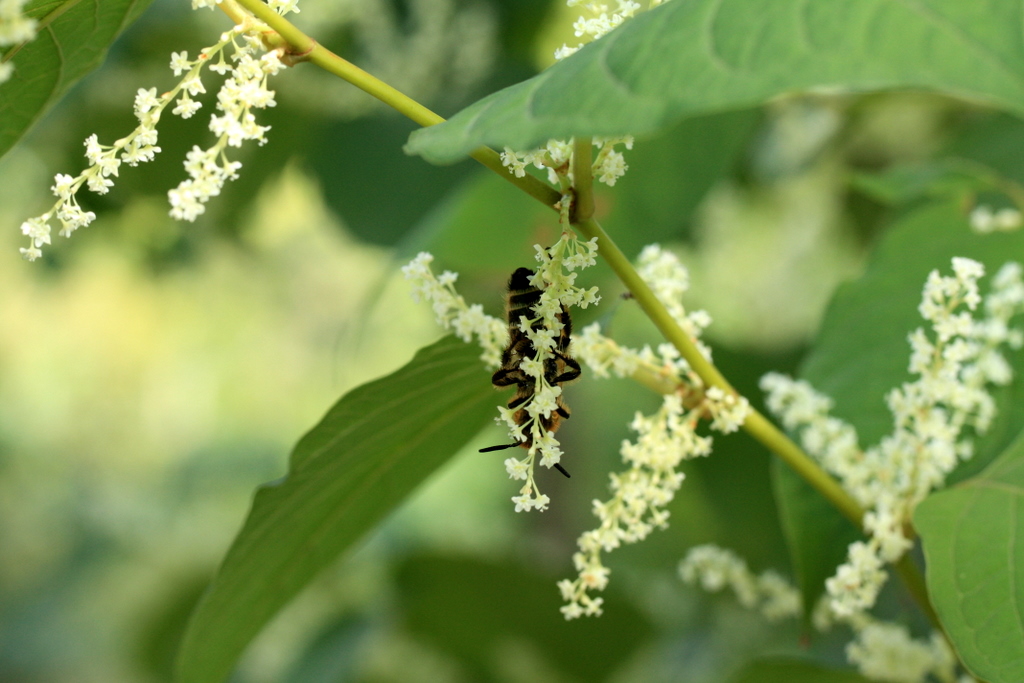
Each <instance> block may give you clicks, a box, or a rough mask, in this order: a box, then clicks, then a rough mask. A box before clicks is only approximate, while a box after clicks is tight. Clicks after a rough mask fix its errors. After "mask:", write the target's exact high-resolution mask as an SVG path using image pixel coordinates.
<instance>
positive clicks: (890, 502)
mask: <svg viewBox="0 0 1024 683" xmlns="http://www.w3.org/2000/svg"><path fill="white" fill-rule="evenodd" d="M982 275H984V268H983V266H982V265H981V264H980V263H978V262H976V261H972V260H970V259H965V258H954V259H953V275H952V276H945V277H944V276H941V275H940V274H939V273H938V271H932V273H931V274H930V275H929V276H928V280H927V282H926V284H925V287H924V293H923V296H922V301H921V305H920V306H919V308H918V310H919V311H920V313H921V315H922V316H923V317H924V318H925V320H927V321H928V322H929V323H930V325H931V333H930V334H929V333H927V332H925V330H923V329H920V328H919V329H917V330H915V331H914V332H913V333H911V334H910V336H909V341H910V345H911V349H912V352H911V357H910V367H909V370H910V372H911V373H912V374H914V375H917V376H918V379H917V380H915V381H913V382H908V383H905V384H903V385H902V386H901V387H899V388H896V389H894V390H892V391H891V392H890V393H889V394H888V396H887V397H886V401H887V404H888V406H889V409H890V411H891V412H892V414H893V421H894V429H893V432H892V434H890V435H888V436H886V437H885V438H883V439H882V441H881V442H880V443H879V444H878V445H877V446H874V447H872V448H868V449H866V450H862V449H861V448H860V447H859V445H858V440H857V434H856V431H855V430H854V428H853V427H852V426H850V425H848V424H846V423H845V422H843V421H841V420H839V419H837V418H835V417H831V416H829V414H828V413H829V410H830V409H831V407H832V404H831V401H830V400H829V399H828V398H827V397H824V396H822V395H820V394H818V393H817V392H815V391H814V389H813V388H811V386H810V385H809V384H807V383H806V382H803V381H793V380H791V379H789V378H788V377H784V376H782V375H777V374H770V375H767V376H765V377H764V378H763V379H762V381H761V388H762V389H764V390H765V391H766V392H767V393H768V397H767V405H768V408H769V409H770V410H771V411H772V412H773V413H775V414H776V415H778V416H779V417H780V418H781V420H782V423H783V425H785V426H786V428H787V429H790V430H793V431H797V432H799V433H800V438H801V441H802V443H803V446H804V448H805V449H806V450H807V451H808V452H809V453H810V454H811V455H813V456H815V457H816V458H818V459H819V461H820V462H821V463H822V466H823V467H824V468H825V469H826V470H827V471H829V472H830V473H831V474H833V475H835V476H836V477H837V478H838V479H839V481H840V482H841V483H842V484H843V486H844V488H845V489H846V490H847V491H848V492H849V493H850V494H851V495H853V496H854V498H856V499H857V501H858V502H859V503H860V504H861V505H862V506H863V507H864V508H865V509H866V510H867V512H866V514H865V516H864V521H863V523H864V530H865V532H867V534H868V536H869V539H868V541H867V542H860V541H858V542H856V543H853V544H851V546H850V549H849V556H848V560H847V562H846V563H845V564H843V565H841V566H840V567H839V568H838V569H837V572H836V575H835V576H834V577H832V578H831V579H829V580H828V582H827V583H826V588H827V590H828V593H829V595H830V596H831V609H832V610H833V611H834V612H835V614H836V615H837V616H840V617H849V616H852V615H855V614H857V613H860V612H863V611H865V610H867V609H869V608H870V607H871V606H872V605H873V604H874V602H875V599H876V598H877V595H878V591H879V590H880V589H881V587H882V585H883V584H884V582H885V580H886V578H887V574H886V572H885V571H884V570H883V567H884V565H885V564H886V563H891V562H895V561H896V560H898V559H899V558H900V556H902V555H903V553H904V552H906V550H907V549H909V548H910V546H911V542H910V541H909V540H908V539H907V538H906V537H905V536H904V534H903V527H904V525H905V524H907V523H909V522H910V519H911V515H912V514H913V511H914V508H915V507H916V506H917V504H918V503H919V502H920V501H922V500H923V499H924V498H925V496H927V495H928V493H929V492H930V491H932V490H933V489H935V488H936V487H939V486H941V485H942V483H943V482H944V481H945V478H946V476H947V475H948V474H949V472H951V471H952V470H953V468H954V467H955V466H956V465H957V463H958V462H959V461H960V460H965V459H967V458H970V457H971V454H972V446H973V434H981V433H983V432H984V431H985V430H986V429H987V427H988V426H989V424H990V423H991V421H992V418H993V417H994V415H995V402H994V401H993V399H992V397H991V396H990V395H989V393H988V391H987V386H988V385H990V384H996V385H999V384H1006V383H1008V382H1009V381H1010V379H1011V377H1012V371H1011V368H1010V365H1009V364H1008V363H1007V361H1006V359H1005V358H1004V357H1003V356H1002V354H1001V353H1000V350H999V349H1000V347H1001V346H1003V345H1007V346H1009V347H1011V348H1020V346H1021V345H1022V343H1024V335H1022V333H1021V332H1020V331H1019V330H1015V329H1012V328H1011V327H1010V325H1009V323H1010V319H1011V318H1012V317H1013V316H1015V315H1016V314H1018V313H1020V312H1021V311H1022V310H1024V282H1022V279H1021V267H1020V266H1019V265H1018V264H1015V263H1008V264H1006V265H1005V266H1003V268H1002V269H1001V270H1000V271H999V273H998V274H997V275H996V276H995V278H993V281H992V291H991V292H990V293H989V295H988V296H987V297H985V299H984V304H985V306H984V308H985V317H984V318H983V319H981V320H976V319H975V318H974V317H973V316H972V314H971V311H973V310H975V309H977V308H978V306H979V305H980V304H981V302H982V297H981V295H980V293H979V290H978V279H979V278H980V277H982ZM965 427H972V428H973V434H972V432H970V431H967V430H965Z"/></svg>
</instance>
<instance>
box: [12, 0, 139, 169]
mask: <svg viewBox="0 0 1024 683" xmlns="http://www.w3.org/2000/svg"><path fill="white" fill-rule="evenodd" d="M150 2H151V0H91V1H89V2H79V0H64V1H63V2H54V1H53V0H32V1H31V2H29V3H28V4H27V5H26V6H25V9H24V12H25V14H26V15H27V16H30V17H32V18H34V19H36V20H38V21H39V25H40V26H39V33H38V35H37V36H36V39H35V40H33V41H31V42H29V43H24V44H19V45H12V46H11V47H10V48H8V49H7V50H6V51H5V52H4V53H3V58H2V59H0V61H11V62H12V63H13V64H14V75H13V76H12V77H11V80H9V81H7V82H6V83H3V84H0V156H3V155H4V154H6V153H7V151H8V150H9V149H10V148H11V147H13V146H14V143H16V142H17V141H18V140H19V139H20V138H21V136H22V135H24V134H25V132H26V131H27V130H28V129H29V128H30V127H31V126H32V124H33V123H35V122H36V121H37V120H38V119H39V118H40V117H41V116H42V115H43V114H44V113H45V112H46V110H47V109H48V108H49V107H50V106H52V105H53V104H54V103H56V102H57V100H59V99H60V98H61V96H62V95H63V94H64V93H65V92H67V90H68V88H70V87H71V86H72V85H74V84H75V83H76V82H77V81H78V80H79V79H81V78H82V77H83V76H85V75H86V74H87V73H89V72H90V71H92V70H93V69H95V68H96V67H98V66H99V65H100V63H101V62H102V61H103V58H104V57H105V56H106V54H107V49H108V48H109V47H110V44H111V43H113V42H114V39H115V38H116V37H117V35H118V34H119V33H120V32H121V31H122V30H123V29H124V28H125V27H126V26H128V25H129V24H130V23H131V22H133V21H135V19H136V18H137V17H138V16H139V15H140V14H141V13H142V11H143V10H144V9H146V7H147V6H148V5H149V3H150Z"/></svg>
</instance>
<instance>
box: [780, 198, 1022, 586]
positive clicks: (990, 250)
mask: <svg viewBox="0 0 1024 683" xmlns="http://www.w3.org/2000/svg"><path fill="white" fill-rule="evenodd" d="M953 256H967V257H970V258H973V259H976V260H978V261H981V262H982V263H984V264H985V266H986V269H987V272H988V273H989V274H994V273H995V271H996V270H998V269H999V267H1000V266H1002V264H1003V263H1004V262H1006V261H1007V260H1014V259H1022V258H1024V234H1021V233H1016V234H1011V235H1007V234H1000V235H990V236H979V235H976V234H974V233H972V232H971V231H970V229H969V228H968V227H967V221H966V219H965V217H964V216H963V214H962V212H961V210H960V209H959V207H958V204H957V203H956V202H955V201H947V202H943V203H936V204H931V205H927V206H924V207H921V208H919V209H917V210H915V211H913V212H912V213H910V214H907V215H906V216H905V217H903V218H902V219H900V220H899V221H897V222H896V223H895V224H894V225H893V226H892V227H891V229H890V230H889V232H888V233H887V234H886V235H885V237H884V238H883V239H882V241H881V242H880V243H879V245H878V246H877V248H876V249H875V253H874V255H873V256H872V259H871V262H870V264H869V265H868V268H867V270H866V272H865V273H864V275H863V276H862V277H860V278H859V279H858V280H856V281H855V282H852V283H849V284H847V285H844V286H843V287H841V288H840V289H839V291H838V292H837V293H836V295H835V297H834V299H833V300H832V302H831V304H830V306H829V309H828V312H827V313H826V315H825V319H824V320H823V322H822V326H821V331H820V333H819V335H818V338H817V340H816V342H815V344H814V346H813V348H812V351H811V353H810V354H809V355H808V357H807V359H806V361H805V364H804V366H803V368H802V371H801V373H800V376H801V377H802V378H803V379H806V380H808V381H809V382H811V384H813V385H814V386H815V387H816V388H817V389H818V390H819V391H821V392H823V393H825V394H827V395H828V396H830V397H832V399H833V400H834V401H835V410H834V413H835V414H836V415H837V416H838V417H841V418H843V419H845V420H847V421H848V422H850V423H851V424H853V425H854V427H856V428H857V432H858V434H859V436H860V444H861V446H862V447H868V446H871V445H874V444H876V443H878V441H879V440H880V439H881V437H882V436H884V435H885V434H887V433H889V432H890V431H891V430H892V415H891V414H890V412H889V410H888V408H887V407H886V405H885V400H884V396H885V394H886V393H887V392H888V391H889V390H890V389H892V388H893V387H896V386H898V385H899V384H900V383H902V382H904V381H908V380H910V379H911V376H910V374H909V373H908V371H907V365H908V362H909V357H910V346H909V344H908V342H907V335H908V334H909V333H910V332H911V331H912V330H913V329H915V328H917V327H920V326H922V325H923V324H924V321H923V320H922V319H921V316H920V314H919V313H918V312H917V305H918V303H919V301H920V298H921V290H922V287H923V286H924V281H925V278H926V277H927V275H928V273H929V271H931V270H933V269H936V268H938V269H940V270H942V271H944V272H949V269H950V259H951V258H952V257H953ZM1009 359H1010V361H1011V363H1012V364H1013V366H1014V369H1015V371H1016V376H1017V379H1015V381H1014V383H1013V384H1012V385H1011V386H1009V387H1005V388H999V389H998V390H997V391H995V392H993V394H994V396H995V397H996V399H997V402H998V405H999V416H998V418H997V420H996V422H995V423H994V424H993V425H992V427H991V429H990V430H989V432H988V433H987V434H986V435H985V436H984V437H983V438H982V439H980V440H979V441H978V443H977V448H976V455H975V458H974V460H973V461H971V462H969V463H967V464H966V465H965V466H964V467H966V468H973V470H974V471H976V470H977V468H978V467H980V466H983V465H984V464H985V463H987V462H990V461H991V459H992V458H993V457H995V455H996V454H998V453H999V452H1001V451H1002V450H1003V449H1004V448H1005V447H1006V445H1007V444H1008V443H1009V442H1010V441H1011V440H1012V439H1013V438H1014V437H1015V436H1016V434H1017V432H1019V431H1020V430H1021V428H1022V426H1024V410H1022V408H1024V406H1022V402H1021V401H1019V400H1014V397H1015V395H1016V394H1017V393H1019V392H1020V391H1021V390H1022V387H1024V381H1022V378H1024V354H1020V353H1011V355H1010V356H1009ZM775 473H776V475H777V477H778V481H777V482H776V491H777V493H778V494H779V501H778V502H779V507H780V509H781V511H782V515H783V527H784V528H785V529H786V531H787V540H788V541H789V544H790V550H791V553H792V555H793V565H794V568H795V570H796V572H797V577H798V580H799V583H800V586H801V589H802V591H803V594H804V597H805V600H806V601H807V604H813V601H814V599H815V598H816V597H817V596H818V595H820V593H821V591H822V587H823V583H824V580H825V579H826V578H827V577H828V576H830V575H831V574H832V573H833V572H834V570H835V566H836V558H840V559H841V558H842V557H843V556H844V554H845V550H844V549H845V546H846V545H847V544H848V543H849V542H850V540H851V539H852V538H853V537H854V534H855V532H856V530H855V529H854V528H853V527H852V525H850V524H849V523H848V522H845V521H843V520H842V518H840V517H839V514H838V513H837V512H835V511H834V510H833V509H832V508H831V507H830V506H828V505H827V504H826V503H825V501H824V499H822V498H821V496H819V494H818V493H817V492H815V491H814V490H813V489H811V488H810V487H809V486H808V485H807V484H805V483H804V482H803V481H802V480H800V479H798V478H797V477H796V475H794V474H793V473H792V472H791V471H790V470H789V469H788V468H786V467H784V466H778V467H776V470H775Z"/></svg>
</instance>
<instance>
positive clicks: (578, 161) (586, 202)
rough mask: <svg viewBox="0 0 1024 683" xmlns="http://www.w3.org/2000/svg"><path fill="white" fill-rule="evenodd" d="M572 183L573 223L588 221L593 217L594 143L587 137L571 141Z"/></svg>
mask: <svg viewBox="0 0 1024 683" xmlns="http://www.w3.org/2000/svg"><path fill="white" fill-rule="evenodd" d="M572 145H573V150H572V183H573V189H575V190H576V203H575V205H574V206H573V217H572V222H573V223H579V222H580V221H585V220H588V219H590V218H591V217H592V216H593V215H594V169H593V153H594V141H593V139H592V138H590V137H589V136H588V137H582V138H581V137H576V138H573V140H572Z"/></svg>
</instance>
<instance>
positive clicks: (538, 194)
mask: <svg viewBox="0 0 1024 683" xmlns="http://www.w3.org/2000/svg"><path fill="white" fill-rule="evenodd" d="M225 1H226V2H232V3H234V2H237V3H238V4H239V5H241V6H243V7H244V8H245V9H246V10H248V11H249V12H251V13H252V14H253V15H255V16H256V17H257V18H258V19H260V20H261V21H262V22H263V23H265V24H267V25H268V26H269V27H270V28H272V29H273V30H274V31H276V32H277V33H278V35H279V36H280V37H281V38H282V39H283V40H284V41H285V42H286V43H287V45H288V47H289V52H291V53H297V54H302V55H304V56H306V57H307V59H308V61H310V62H312V63H313V64H316V65H317V66H319V67H320V68H322V69H324V70H325V71H328V72H330V73H332V74H334V75H336V76H338V77H340V78H342V79H344V80H345V81H348V82H349V83H351V84H352V85H354V86H356V87H357V88H359V89H360V90H363V91H364V92H366V93H368V94H370V95H372V96H373V97H375V98H377V99H378V100H380V101H381V102H383V103H384V104H386V105H388V106H390V107H392V108H393V109H395V110H396V111H398V112H399V113H401V114H403V115H405V116H406V117H408V118H410V119H412V120H413V121H414V122H416V123H418V124H420V125H421V126H433V125H435V124H438V123H441V122H443V121H444V119H443V118H442V117H441V116H439V115H438V114H435V113H434V112H433V111H431V110H430V109H428V108H426V107H424V106H423V105H422V104H420V103H419V102H417V101H415V100H413V99H412V98H410V97H408V96H407V95H405V94H403V93H401V92H399V91H398V90H396V89H395V88H393V87H391V86H390V85H388V84H387V83H384V82H383V81H381V80H380V79H378V78H375V77H374V76H371V75H370V74H368V73H367V72H365V71H363V70H362V69H360V68H359V67H357V66H355V65H354V64H352V63H351V62H349V61H348V60H345V59H343V58H341V57H339V56H338V55H336V54H334V53H333V52H331V51H330V50H328V49H327V48H325V47H324V46H323V45H320V44H319V43H317V42H316V41H315V40H313V39H312V38H310V37H309V36H307V35H306V34H305V33H303V32H302V31H300V30H299V29H298V28H297V27H295V25H294V24H292V23H291V22H289V21H288V20H287V19H285V18H284V17H282V16H280V15H279V14H277V13H276V12H274V11H273V10H272V9H270V8H269V7H268V6H267V5H265V4H264V3H263V2H262V0H225ZM575 144H576V148H575V150H574V151H575V154H576V155H577V158H578V159H579V160H580V162H579V163H578V164H577V166H576V167H574V169H573V176H574V178H576V180H577V188H576V192H577V207H578V208H577V214H576V216H575V218H576V221H577V222H576V223H575V227H576V228H577V229H578V230H579V231H580V234H581V235H583V236H584V237H586V238H588V239H589V238H592V237H597V238H598V240H597V241H598V249H599V250H598V254H600V256H601V257H602V258H604V259H605V261H607V262H608V264H609V265H610V266H611V267H612V270H614V271H615V274H616V275H617V276H618V277H619V279H620V280H622V283H623V284H624V285H625V286H626V288H627V289H629V291H630V292H631V293H632V295H633V297H634V298H635V299H636V301H637V303H638V304H639V305H640V307H641V309H643V311H644V312H645V313H646V314H647V315H648V316H649V317H650V319H651V321H652V322H654V324H655V325H656V326H657V328H658V330H659V331H660V332H661V333H662V334H663V335H664V336H665V338H666V339H667V340H668V341H669V342H671V343H672V344H673V345H674V346H675V347H676V348H677V349H678V350H679V353H680V354H681V355H682V357H683V358H684V359H686V361H687V363H689V364H690V367H691V368H692V369H693V370H694V372H696V373H697V375H698V376H700V378H701V379H702V380H703V381H704V383H705V385H707V386H716V387H719V388H721V389H722V390H723V391H727V392H729V393H732V394H736V393H737V392H736V390H735V389H734V388H733V387H732V385H730V384H729V382H728V381H727V380H726V379H725V377H724V376H723V375H722V373H721V372H719V370H718V368H716V367H715V366H714V365H713V364H712V363H711V362H710V361H708V360H707V359H706V358H704V356H703V355H702V354H701V353H700V351H699V350H698V349H697V346H696V345H695V344H694V343H693V340H691V339H690V338H689V336H688V335H687V334H686V332H684V331H683V329H682V328H681V327H679V325H678V323H676V321H675V320H674V319H673V318H672V316H670V315H669V313H668V311H667V310H666V309H665V307H664V306H663V305H662V304H661V302H660V301H658V299H657V297H656V296H655V295H654V292H653V291H652V290H651V288H650V287H648V286H647V283H645V282H644V281H643V279H641V277H640V275H639V274H638V273H637V272H636V269H635V268H633V264H632V263H630V261H629V259H628V258H627V257H626V255H625V254H624V253H623V252H622V251H621V250H620V249H619V248H618V246H617V245H616V244H615V242H614V241H612V239H611V237H609V236H608V234H607V233H606V232H605V231H604V229H603V228H602V227H601V225H600V224H599V223H598V222H597V221H596V220H594V218H593V217H592V213H593V194H592V190H591V187H592V178H591V174H590V163H589V159H590V153H591V149H590V145H591V140H590V138H580V139H579V140H577V141H576V143H575ZM583 147H586V150H585V151H581V148H583ZM470 156H471V157H472V158H473V159H475V160H477V161H478V162H480V163H481V164H483V165H484V166H486V167H487V168H489V169H491V170H492V171H494V172H496V173H497V174H498V175H499V176H501V177H503V178H504V179H505V180H507V181H509V182H510V183H512V184H513V185H515V186H516V187H518V188H519V189H521V190H522V191H524V192H526V194H528V195H530V196H531V197H533V198H535V199H537V200H538V201H540V202H541V203H543V204H544V205H546V206H548V207H550V208H552V209H554V208H555V204H557V203H558V202H559V201H560V200H561V193H560V192H559V191H558V190H556V189H554V188H553V187H551V186H549V185H547V184H546V183H544V182H542V181H540V180H538V179H537V178H535V177H533V176H532V175H529V174H526V175H525V176H523V177H521V178H517V177H516V176H514V175H513V174H511V173H509V172H508V169H506V168H505V167H504V166H503V165H502V163H501V159H500V157H499V156H498V153H497V152H495V151H494V150H492V149H490V148H487V147H480V148H478V149H476V150H474V151H473V152H472V153H471V154H470ZM583 159H586V160H587V163H586V164H584V163H582V161H583ZM583 166H586V170H584V169H583ZM580 207H582V210H580ZM587 207H589V208H587ZM743 428H744V429H745V430H746V431H747V432H748V433H749V434H750V435H751V436H753V437H754V438H755V439H757V440H758V441H759V442H761V444H762V445H764V446H765V447H766V448H768V449H769V450H770V451H772V452H773V453H775V454H776V455H777V456H779V457H780V458H781V459H782V460H783V461H784V462H785V463H786V464H787V465H789V466H790V467H791V468H793V470H795V471H796V473H797V474H798V475H799V476H801V477H803V479H804V480H805V481H807V482H808V483H809V484H810V485H811V486H813V487H814V488H815V489H816V490H817V491H818V492H819V493H821V494H822V495H823V496H824V497H825V498H826V499H828V500H829V501H830V502H831V503H832V505H834V506H835V507H836V509H838V510H839V511H840V512H841V513H842V514H843V515H844V516H845V517H847V518H848V519H849V520H850V521H851V522H853V523H854V524H855V525H856V526H857V528H861V525H862V518H863V516H864V510H863V509H862V508H861V507H860V505H859V504H858V503H857V501H855V500H854V499H853V497H852V496H850V494H848V493H847V492H846V491H845V490H843V488H842V486H840V485H839V483H838V482H837V481H836V480H835V479H833V478H832V477H831V476H829V474H828V473H827V472H825V470H823V469H822V468H821V467H820V466H819V465H818V463H816V462H815V461H814V460H813V459H812V458H811V457H810V456H808V455H807V454H806V453H804V452H803V450H802V449H801V448H800V447H799V446H798V445H797V444H796V443H794V442H793V441H792V439H790V438H789V437H787V436H786V435H785V434H784V433H783V432H782V431H780V430H779V429H778V428H777V427H776V426H775V425H773V424H772V423H771V422H770V421H769V420H768V419H767V418H765V417H764V416H763V415H761V414H760V413H759V412H757V411H755V410H752V411H751V413H750V415H749V417H748V418H747V420H746V421H745V422H744V423H743ZM897 570H898V571H899V574H900V576H901V577H902V578H903V580H904V582H905V583H906V585H907V587H908V589H909V590H910V592H911V594H912V595H913V596H914V598H915V599H916V600H917V601H918V602H919V603H920V605H921V608H922V609H923V610H924V611H925V613H926V614H927V615H928V616H929V618H930V619H931V620H932V622H933V623H934V624H935V625H936V627H939V624H938V619H937V618H936V616H935V612H934V610H933V609H932V607H931V605H930V603H929V602H928V595H927V590H926V589H925V586H924V580H923V578H922V577H921V573H920V570H918V568H917V566H916V565H915V564H914V563H913V562H912V561H911V560H910V559H909V558H908V557H907V558H904V560H903V561H901V562H899V563H897Z"/></svg>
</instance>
